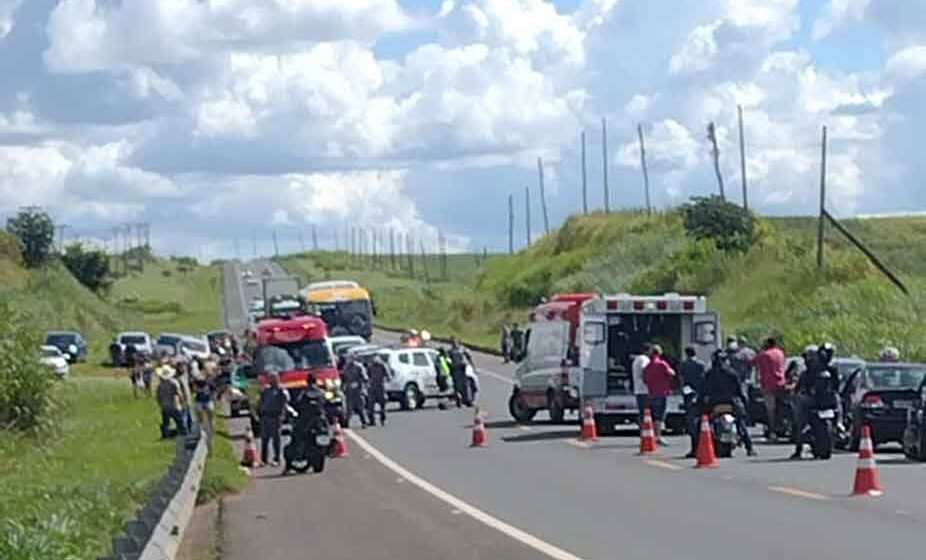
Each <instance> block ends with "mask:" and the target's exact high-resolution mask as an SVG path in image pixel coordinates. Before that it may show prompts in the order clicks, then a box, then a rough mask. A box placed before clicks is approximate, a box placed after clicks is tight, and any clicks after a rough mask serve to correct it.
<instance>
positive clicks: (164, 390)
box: [155, 365, 186, 439]
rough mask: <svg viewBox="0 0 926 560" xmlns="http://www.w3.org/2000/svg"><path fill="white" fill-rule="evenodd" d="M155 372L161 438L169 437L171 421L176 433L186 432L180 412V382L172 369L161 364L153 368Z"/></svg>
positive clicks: (181, 393)
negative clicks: (159, 408)
mask: <svg viewBox="0 0 926 560" xmlns="http://www.w3.org/2000/svg"><path fill="white" fill-rule="evenodd" d="M155 374H156V375H157V377H158V389H157V399H158V405H159V406H160V407H161V439H169V438H170V437H171V430H170V423H171V422H173V423H174V426H175V427H176V432H177V433H179V434H186V426H185V425H184V422H183V414H182V410H183V408H182V407H183V404H184V403H183V392H182V391H181V390H180V384H179V383H177V380H176V379H174V377H175V374H174V369H173V368H172V367H170V366H168V365H162V366H159V367H158V368H157V369H156V370H155Z"/></svg>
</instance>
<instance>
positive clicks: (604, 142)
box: [601, 117, 611, 213]
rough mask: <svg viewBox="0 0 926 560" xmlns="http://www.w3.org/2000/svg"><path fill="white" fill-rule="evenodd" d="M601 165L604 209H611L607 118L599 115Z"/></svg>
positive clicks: (607, 210) (608, 210)
mask: <svg viewBox="0 0 926 560" xmlns="http://www.w3.org/2000/svg"><path fill="white" fill-rule="evenodd" d="M601 165H602V177H603V181H604V211H605V213H608V212H610V211H611V192H610V190H609V189H608V120H607V119H606V118H604V117H601Z"/></svg>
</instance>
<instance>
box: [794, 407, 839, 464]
mask: <svg viewBox="0 0 926 560" xmlns="http://www.w3.org/2000/svg"><path fill="white" fill-rule="evenodd" d="M837 417H838V414H837V409H836V407H835V406H827V405H823V406H814V407H812V408H811V409H810V419H809V422H808V423H807V425H806V426H805V427H804V431H803V433H801V438H802V441H803V442H804V443H805V444H807V445H810V449H811V452H812V453H813V456H814V458H815V459H822V460H824V461H825V460H828V459H829V458H830V457H832V456H833V446H834V444H835V442H836V441H837V439H838V438H839V437H840V435H839V433H838V430H837Z"/></svg>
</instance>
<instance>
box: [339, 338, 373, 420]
mask: <svg viewBox="0 0 926 560" xmlns="http://www.w3.org/2000/svg"><path fill="white" fill-rule="evenodd" d="M341 379H342V380H343V382H344V385H345V387H347V392H346V396H347V426H348V427H350V423H351V420H353V419H354V414H357V415H358V416H360V427H361V428H366V427H367V425H369V423H370V421H368V420H367V387H368V386H369V384H370V379H369V377H367V370H366V368H365V367H363V364H362V363H360V361H359V360H357V358H356V357H355V356H354V355H353V354H347V357H346V358H345V362H344V368H343V370H342V371H341Z"/></svg>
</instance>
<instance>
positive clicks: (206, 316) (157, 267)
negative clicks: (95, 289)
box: [111, 259, 222, 336]
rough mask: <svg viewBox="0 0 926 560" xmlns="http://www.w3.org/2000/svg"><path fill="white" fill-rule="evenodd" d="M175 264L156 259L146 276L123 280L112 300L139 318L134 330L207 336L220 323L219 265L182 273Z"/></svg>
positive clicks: (119, 281) (147, 267) (115, 289)
mask: <svg viewBox="0 0 926 560" xmlns="http://www.w3.org/2000/svg"><path fill="white" fill-rule="evenodd" d="M178 268H179V267H178V265H177V263H176V262H174V261H171V260H160V259H159V260H156V261H151V262H149V263H147V264H146V266H145V271H144V272H143V273H138V272H135V273H132V274H130V275H128V276H125V277H123V278H120V279H119V280H118V281H117V282H116V283H115V284H114V285H113V289H112V295H111V299H112V300H113V301H115V302H118V304H119V306H120V307H122V308H123V309H126V310H129V311H131V312H133V313H134V314H136V315H138V316H139V317H140V321H139V322H138V323H137V324H134V325H133V327H132V328H133V329H140V330H144V331H146V332H148V333H150V334H151V335H152V336H156V335H157V333H159V332H165V331H166V332H181V333H205V332H206V331H209V330H212V329H214V328H216V327H218V326H219V324H220V314H219V309H220V303H219V302H220V298H221V293H220V290H221V274H222V269H221V267H220V266H218V265H215V266H198V267H196V268H194V269H193V270H191V271H188V272H181V271H180V270H178Z"/></svg>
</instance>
